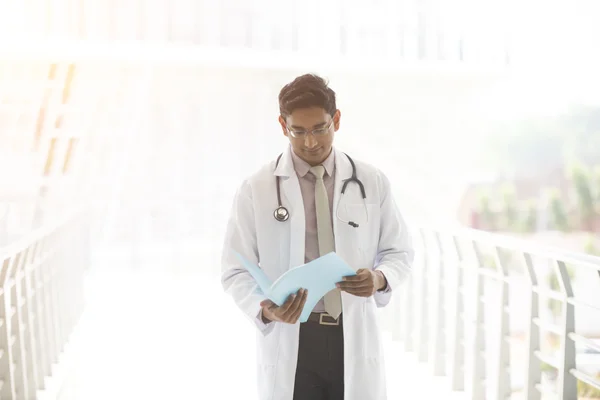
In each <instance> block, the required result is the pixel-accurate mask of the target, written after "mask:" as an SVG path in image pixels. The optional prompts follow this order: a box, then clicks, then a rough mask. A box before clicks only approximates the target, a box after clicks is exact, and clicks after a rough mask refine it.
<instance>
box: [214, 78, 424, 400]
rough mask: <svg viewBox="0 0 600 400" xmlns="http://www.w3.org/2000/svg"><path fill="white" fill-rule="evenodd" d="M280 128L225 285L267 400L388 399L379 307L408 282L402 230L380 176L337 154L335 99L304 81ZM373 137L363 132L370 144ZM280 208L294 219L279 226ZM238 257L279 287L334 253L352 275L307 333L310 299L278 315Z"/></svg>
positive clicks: (246, 197)
mask: <svg viewBox="0 0 600 400" xmlns="http://www.w3.org/2000/svg"><path fill="white" fill-rule="evenodd" d="M279 109H280V116H279V123H280V125H281V129H282V132H283V134H284V135H285V136H286V137H287V138H288V139H289V142H290V145H289V146H288V147H287V148H286V149H285V151H284V152H283V154H282V156H281V158H280V159H279V160H276V157H274V159H273V160H272V161H271V162H269V163H268V164H267V165H265V166H264V167H263V168H261V169H260V170H259V171H257V172H256V173H254V174H253V175H251V176H250V177H248V178H247V179H246V180H245V181H243V183H242V184H241V186H240V187H239V189H238V191H237V193H236V196H235V199H234V202H233V208H232V211H231V217H230V219H229V223H228V225H227V233H226V239H225V244H224V249H223V260H222V284H223V287H224V289H225V291H226V292H227V293H228V294H229V295H231V296H232V298H233V300H234V301H235V303H236V304H237V306H238V307H239V308H240V309H241V310H242V311H243V313H244V314H245V315H246V316H247V317H248V318H249V319H250V320H251V321H253V323H254V324H255V325H256V328H257V345H258V355H257V360H258V388H259V399H260V400H326V399H327V400H382V399H386V384H385V371H384V358H383V351H382V346H381V340H380V331H379V325H378V321H377V314H376V308H377V307H383V306H385V305H387V304H388V303H389V301H390V297H391V295H392V293H393V292H394V291H395V290H397V288H398V286H399V284H400V283H401V282H402V281H403V280H404V279H405V278H406V277H407V275H408V274H409V273H410V269H411V264H412V260H413V249H412V246H411V241H410V237H409V233H408V230H407V227H406V225H405V223H404V220H403V218H402V216H401V215H400V212H399V211H398V209H397V207H396V205H395V203H394V200H393V198H392V194H391V190H390V182H389V180H388V179H387V178H386V176H385V175H384V174H383V173H382V172H381V171H379V170H378V169H377V168H375V167H373V166H371V165H369V164H366V163H363V162H360V161H358V160H354V159H352V160H353V161H354V164H355V166H356V174H357V177H358V179H360V181H361V182H362V184H363V185H364V190H365V194H366V204H365V201H364V200H363V196H362V193H361V188H360V186H359V185H358V184H357V183H354V182H350V183H349V184H348V185H347V188H346V190H345V192H344V194H341V189H342V186H343V184H344V180H345V179H347V178H350V177H351V176H352V171H353V168H352V162H351V159H350V157H351V155H349V156H350V157H348V156H346V155H345V154H344V153H343V152H341V151H339V150H337V149H335V148H334V147H333V145H332V144H333V138H334V134H335V132H337V131H338V129H339V128H340V119H341V114H340V111H339V110H338V109H337V108H336V101H335V92H334V91H333V90H332V89H331V88H329V87H328V85H327V83H326V82H325V81H324V80H323V79H322V78H320V77H318V76H315V75H302V76H299V77H298V78H296V79H295V80H294V81H292V82H291V83H289V84H287V85H285V86H284V87H283V88H282V89H281V92H280V94H279ZM368 135H369V132H364V139H365V140H368ZM277 182H279V185H280V197H281V203H282V205H284V206H285V207H286V209H287V210H288V213H289V218H288V219H286V220H283V221H280V220H277V219H276V218H275V214H274V210H275V209H276V208H277V207H278V206H279V202H278V196H277V190H278V189H277V186H278V184H277ZM234 251H237V252H239V253H240V254H242V255H243V256H244V257H246V258H247V259H248V260H249V261H251V262H254V263H255V264H258V265H260V267H261V268H262V270H263V271H264V272H265V273H266V275H267V276H268V277H269V278H270V279H272V280H275V279H277V277H279V276H280V275H281V274H283V273H284V272H285V271H286V270H288V269H290V268H293V267H295V266H298V265H301V264H304V263H306V262H309V261H311V260H313V259H315V258H317V257H320V256H321V255H324V254H327V253H329V252H331V251H335V252H336V253H337V254H338V255H339V256H340V257H341V258H343V259H344V260H345V261H346V262H347V263H348V264H349V265H350V266H351V267H352V268H353V269H354V270H355V271H356V275H355V276H351V277H347V278H345V279H344V280H343V281H342V282H340V283H339V284H338V288H337V289H334V290H332V291H331V292H329V293H327V294H326V295H325V296H324V297H323V298H322V299H321V300H320V301H319V303H318V304H317V306H316V307H315V308H314V309H313V310H312V313H311V315H310V318H309V320H308V321H307V322H305V323H299V322H298V319H299V317H300V313H301V311H302V308H303V306H304V302H305V301H306V296H307V293H306V291H305V290H304V289H300V290H299V291H298V292H297V293H296V294H294V295H291V296H290V297H289V298H288V300H287V302H285V303H284V304H282V305H281V306H277V305H276V304H274V303H273V302H272V301H270V300H268V299H267V298H266V297H265V296H264V295H263V293H262V292H261V291H260V289H259V288H258V286H257V284H256V282H255V281H254V279H253V277H252V276H251V275H250V273H248V272H247V270H246V269H245V268H244V267H243V266H242V265H241V264H240V263H239V262H238V260H237V258H236V256H235V253H234Z"/></svg>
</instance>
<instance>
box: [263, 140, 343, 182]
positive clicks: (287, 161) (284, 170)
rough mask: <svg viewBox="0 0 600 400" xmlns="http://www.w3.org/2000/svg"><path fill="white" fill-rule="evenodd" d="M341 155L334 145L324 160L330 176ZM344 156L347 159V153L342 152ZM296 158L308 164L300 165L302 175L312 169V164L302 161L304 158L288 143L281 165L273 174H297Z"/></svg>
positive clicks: (284, 175)
mask: <svg viewBox="0 0 600 400" xmlns="http://www.w3.org/2000/svg"><path fill="white" fill-rule="evenodd" d="M339 157H340V152H339V151H337V150H336V149H335V147H334V148H333V149H332V151H331V154H330V155H329V156H328V157H327V158H326V159H325V161H323V164H322V165H323V166H324V167H325V171H326V172H327V174H328V175H329V176H333V175H334V168H336V167H337V166H338V164H339V161H338V160H339ZM342 157H344V158H345V159H346V161H347V158H346V156H345V155H343V154H342ZM294 159H296V162H298V163H304V164H306V165H299V166H298V172H299V174H300V176H304V175H306V173H307V172H308V170H309V169H310V166H309V165H308V164H307V163H306V162H304V161H302V159H300V158H299V157H298V156H297V155H295V154H293V150H292V146H291V145H288V147H287V149H286V150H285V151H284V152H283V153H282V156H281V160H279V165H278V166H277V168H275V171H274V173H273V174H274V175H275V176H282V177H290V176H292V174H295V173H296V168H295V166H294Z"/></svg>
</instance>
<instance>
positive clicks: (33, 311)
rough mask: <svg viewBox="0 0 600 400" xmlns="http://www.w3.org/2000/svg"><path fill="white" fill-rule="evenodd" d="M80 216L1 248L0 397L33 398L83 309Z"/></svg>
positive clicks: (83, 224)
mask: <svg viewBox="0 0 600 400" xmlns="http://www.w3.org/2000/svg"><path fill="white" fill-rule="evenodd" d="M87 237H88V235H87V220H86V217H85V215H84V214H83V213H81V212H79V213H77V214H73V215H71V216H69V217H68V218H65V219H63V220H61V221H57V222H56V223H54V224H52V225H49V226H46V227H44V228H41V229H39V230H37V231H34V232H32V233H30V234H29V235H27V236H26V237H23V238H22V239H21V240H20V241H19V242H17V243H14V244H12V245H10V246H8V247H5V248H0V265H1V266H2V270H1V273H0V282H1V284H2V287H1V288H0V398H1V399H19V400H21V399H22V400H30V399H36V398H37V396H38V394H39V393H40V392H39V391H40V390H44V389H45V388H46V379H47V377H50V376H51V375H52V367H53V365H54V364H56V363H57V362H58V361H59V355H60V354H61V352H62V351H63V348H64V346H65V344H66V343H67V341H68V339H69V335H70V334H71V332H72V330H73V328H74V326H75V324H76V322H77V320H78V319H79V317H80V315H81V313H82V311H83V306H84V296H83V274H84V271H85V268H86V267H87V266H88V264H89V263H88V242H87Z"/></svg>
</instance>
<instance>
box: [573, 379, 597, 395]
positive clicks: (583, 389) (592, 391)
mask: <svg viewBox="0 0 600 400" xmlns="http://www.w3.org/2000/svg"><path fill="white" fill-rule="evenodd" d="M596 379H600V374H596ZM577 397H578V398H586V399H600V389H596V388H595V387H594V386H591V385H588V384H587V383H585V382H582V381H577Z"/></svg>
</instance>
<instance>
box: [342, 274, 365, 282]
mask: <svg viewBox="0 0 600 400" xmlns="http://www.w3.org/2000/svg"><path fill="white" fill-rule="evenodd" d="M370 277H371V274H370V273H369V272H366V273H365V272H361V273H359V274H356V275H354V276H344V277H343V278H342V282H361V281H366V280H368V279H369V278H370Z"/></svg>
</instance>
